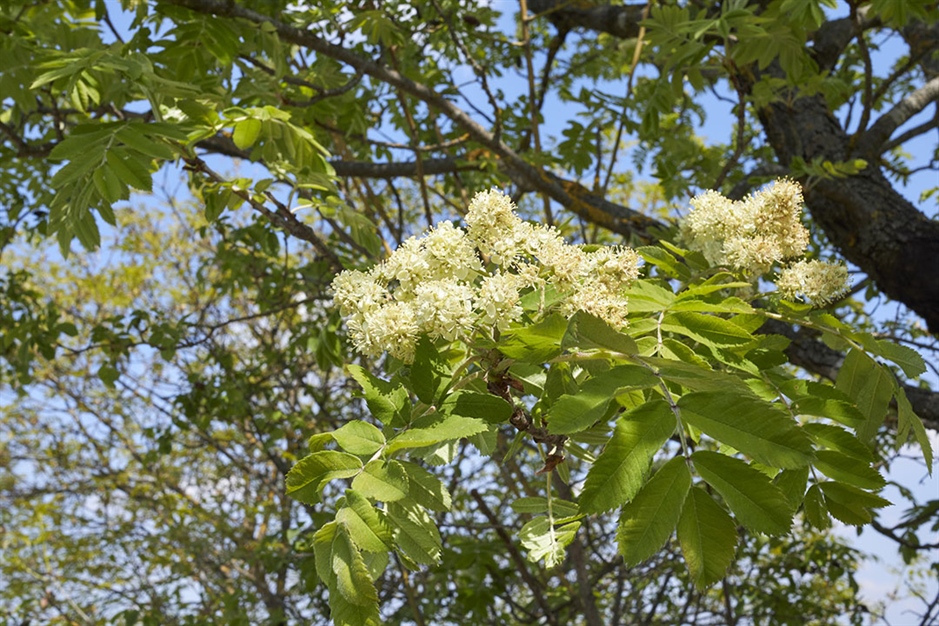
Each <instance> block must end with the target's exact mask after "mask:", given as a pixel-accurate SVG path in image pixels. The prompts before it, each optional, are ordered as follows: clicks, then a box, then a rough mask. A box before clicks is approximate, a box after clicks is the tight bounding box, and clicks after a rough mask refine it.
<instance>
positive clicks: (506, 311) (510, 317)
mask: <svg viewBox="0 0 939 626" xmlns="http://www.w3.org/2000/svg"><path fill="white" fill-rule="evenodd" d="M524 282H525V279H524V278H520V277H519V276H517V275H515V274H506V273H504V272H497V273H495V274H493V275H491V276H485V277H483V279H482V282H481V283H480V285H479V295H478V296H477V298H476V302H475V308H476V309H477V310H478V311H479V314H480V322H482V324H483V325H486V326H495V327H496V328H498V329H499V330H505V329H506V328H508V326H509V324H511V323H512V322H514V321H516V320H518V318H519V317H521V315H522V307H520V306H519V293H518V291H519V288H520V287H521V286H527V285H524Z"/></svg>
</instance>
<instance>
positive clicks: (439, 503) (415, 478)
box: [399, 461, 451, 511]
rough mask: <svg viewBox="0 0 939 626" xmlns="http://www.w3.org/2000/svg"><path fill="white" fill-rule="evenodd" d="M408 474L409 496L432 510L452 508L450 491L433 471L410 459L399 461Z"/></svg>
mask: <svg viewBox="0 0 939 626" xmlns="http://www.w3.org/2000/svg"><path fill="white" fill-rule="evenodd" d="M399 463H400V464H401V467H403V468H404V472H405V474H407V476H408V496H409V497H410V498H411V499H412V500H414V502H416V503H417V504H419V505H421V506H422V507H424V508H427V509H430V510H432V511H449V510H450V502H451V501H450V492H449V491H447V488H446V487H445V486H444V484H443V482H441V481H440V479H439V478H437V477H436V476H434V475H433V474H432V473H430V472H429V471H427V470H426V469H424V468H423V467H421V466H420V465H417V464H416V463H411V462H410V461H399Z"/></svg>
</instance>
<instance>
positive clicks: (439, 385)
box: [411, 335, 450, 404]
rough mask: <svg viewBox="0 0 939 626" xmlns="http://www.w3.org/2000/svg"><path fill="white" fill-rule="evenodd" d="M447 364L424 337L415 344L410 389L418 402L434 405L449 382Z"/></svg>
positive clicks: (428, 339) (427, 338) (432, 344)
mask: <svg viewBox="0 0 939 626" xmlns="http://www.w3.org/2000/svg"><path fill="white" fill-rule="evenodd" d="M447 369H448V368H447V363H446V360H445V359H444V358H443V356H442V355H441V354H440V353H439V352H438V351H437V347H436V346H435V345H434V343H433V342H432V341H431V340H430V338H429V337H427V336H426V335H425V336H423V337H421V338H420V340H419V341H418V342H417V348H416V349H415V351H414V363H413V364H412V365H411V388H412V389H413V391H414V395H416V396H417V398H418V400H420V401H421V402H424V403H425V404H434V403H435V402H436V401H437V398H438V397H439V396H440V394H441V393H443V392H444V390H445V389H446V387H447V385H448V384H449V382H450V373H449V372H448V371H447Z"/></svg>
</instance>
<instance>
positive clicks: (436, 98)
mask: <svg viewBox="0 0 939 626" xmlns="http://www.w3.org/2000/svg"><path fill="white" fill-rule="evenodd" d="M165 3H166V4H172V5H176V6H181V7H185V8H187V9H190V10H192V11H195V12H197V13H201V14H211V15H219V16H224V17H233V18H241V19H245V20H248V21H250V22H253V23H256V24H262V23H265V22H267V23H270V24H271V25H272V26H273V27H274V29H275V30H276V31H277V34H278V35H279V36H280V38H281V39H283V40H284V41H288V42H290V43H292V44H296V45H298V46H302V47H304V48H306V49H308V50H311V51H313V52H317V53H319V54H323V55H324V56H327V57H329V58H332V59H336V60H337V61H341V62H343V63H345V64H347V65H349V66H350V67H352V68H354V69H356V70H361V71H362V72H364V73H365V74H367V75H369V76H371V77H373V78H376V79H377V80H380V81H381V82H383V83H386V84H387V85H389V86H391V87H394V88H396V89H399V90H401V91H402V92H403V93H406V94H409V95H411V96H414V97H415V98H417V99H419V100H421V101H423V102H424V103H425V104H427V105H428V106H431V107H433V108H435V109H437V110H438V111H440V112H441V113H443V115H445V116H446V117H448V118H450V120H451V121H452V122H453V123H454V124H456V125H457V126H459V127H461V128H462V129H463V130H465V131H466V132H467V133H468V134H469V135H470V137H471V138H472V139H474V140H475V141H477V142H478V143H480V144H482V145H483V146H485V147H487V148H489V150H491V151H492V153H493V154H495V155H497V156H498V157H500V158H501V160H502V164H503V168H504V170H505V171H506V173H507V174H508V175H509V177H510V178H511V179H512V180H513V182H515V183H516V184H517V185H519V186H520V187H522V188H525V189H529V190H533V191H537V192H539V193H543V194H545V195H547V196H548V197H550V198H551V199H553V200H554V201H556V202H558V203H560V204H561V205H562V206H564V207H566V208H567V209H569V210H570V211H572V212H574V213H576V214H577V215H580V216H581V217H583V218H584V219H586V220H588V221H590V222H593V223H597V224H599V225H601V226H607V223H609V224H613V225H616V226H617V227H619V228H622V229H627V230H628V231H629V233H630V234H631V235H634V236H635V237H637V238H638V239H640V240H641V241H644V242H650V241H652V240H654V239H655V236H654V235H653V233H652V232H651V231H650V228H652V229H654V228H655V227H656V226H657V225H658V222H656V221H655V220H653V219H651V218H648V217H646V216H645V215H642V214H641V213H637V212H635V211H632V210H631V209H628V208H626V207H618V213H619V215H617V216H610V215H607V214H606V213H605V212H604V210H603V209H602V208H600V207H598V206H596V205H592V204H590V202H591V201H592V200H593V199H594V198H596V196H592V195H591V194H585V193H577V194H574V195H572V194H571V192H570V189H569V188H565V186H564V185H562V184H560V182H559V181H558V179H557V178H556V177H553V176H551V175H549V174H548V173H547V172H546V171H544V170H542V169H540V168H536V167H534V166H532V165H531V164H530V163H528V162H527V161H525V160H524V159H523V158H521V157H520V156H519V155H518V154H517V153H516V152H515V151H514V150H512V149H511V148H510V147H509V146H508V145H506V144H505V143H503V142H502V141H501V140H499V139H498V138H497V137H496V136H494V135H493V134H492V133H490V132H489V131H488V130H486V129H485V128H483V127H482V126H481V125H480V124H478V123H477V122H476V121H475V120H473V119H472V118H471V117H470V116H469V115H468V114H467V113H466V112H465V111H463V110H462V109H461V108H459V107H458V106H456V105H455V104H453V102H451V101H450V100H449V99H447V97H446V96H444V95H442V94H440V93H437V92H436V91H434V90H432V89H430V88H429V87H427V86H426V85H424V84H421V83H418V82H415V81H413V80H411V79H410V78H408V77H406V76H403V75H402V74H400V73H399V72H396V71H395V70H393V69H391V68H389V67H387V66H385V65H381V64H379V63H376V62H375V61H372V60H371V59H366V58H363V57H361V56H359V55H357V54H356V53H355V52H353V51H351V50H349V49H347V48H343V47H342V46H338V45H335V44H332V43H329V42H327V41H325V40H323V39H321V38H319V37H317V36H316V35H315V34H313V33H312V32H310V31H307V30H303V29H300V28H296V27H294V26H290V25H289V24H285V23H284V22H281V21H279V20H275V19H273V18H271V17H269V16H267V15H263V14H261V13H258V12H256V11H252V10H250V9H246V8H244V7H240V6H237V5H235V4H233V3H230V2H226V1H225V0H165ZM574 185H575V186H574V187H573V189H574V190H577V191H579V190H578V189H577V187H578V186H576V184H574ZM605 206H618V205H613V203H609V202H608V203H606V205H605ZM623 215H626V216H628V219H623ZM597 220H600V221H597ZM604 222H606V223H604ZM607 227H609V226H607Z"/></svg>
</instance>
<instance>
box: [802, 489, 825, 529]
mask: <svg viewBox="0 0 939 626" xmlns="http://www.w3.org/2000/svg"><path fill="white" fill-rule="evenodd" d="M802 512H803V513H804V514H805V520H806V521H807V522H808V523H809V524H810V525H812V526H813V527H815V528H818V529H819V530H824V529H826V528H831V516H830V515H829V514H828V506H827V504H826V502H825V496H824V495H822V491H821V489H819V488H818V485H812V486H811V487H809V490H808V491H806V492H805V500H804V501H803V504H802Z"/></svg>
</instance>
